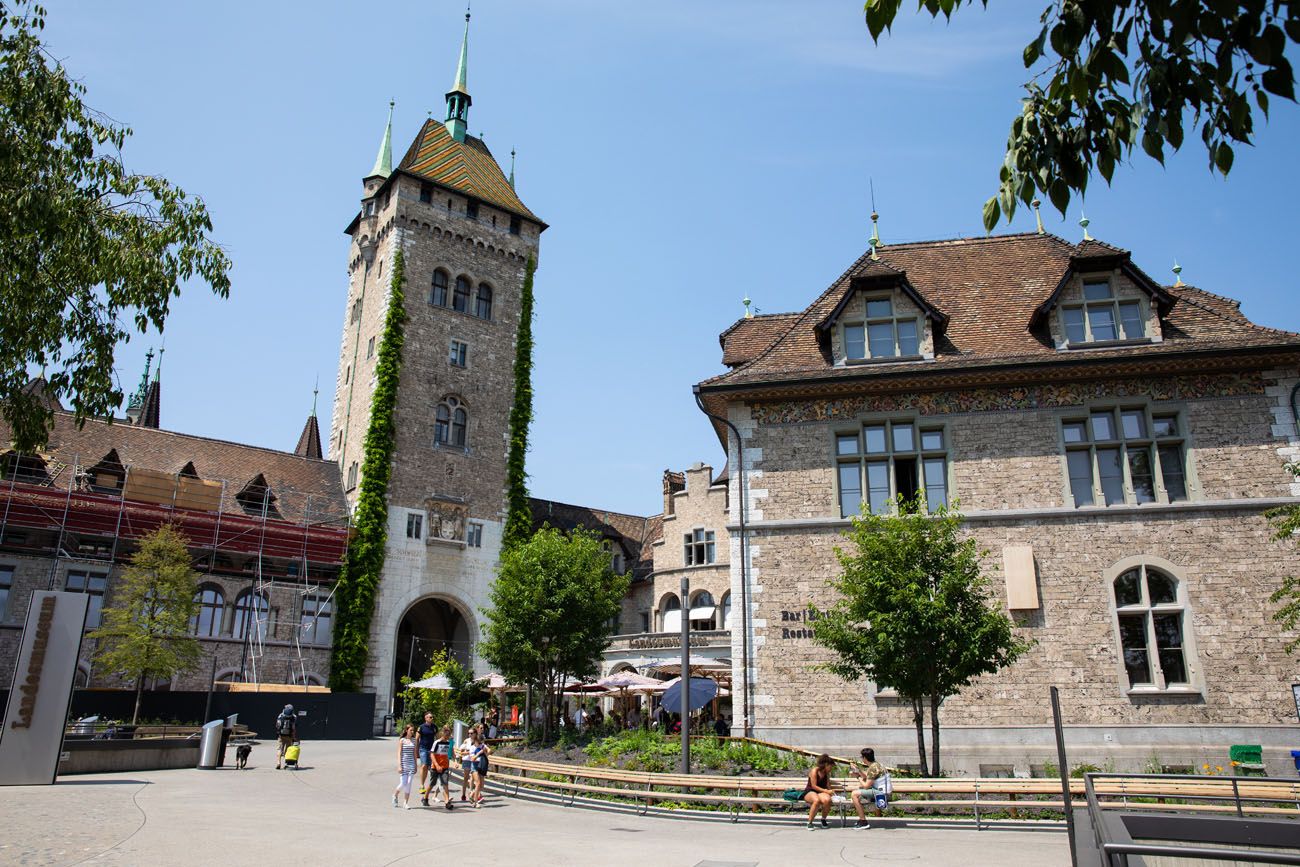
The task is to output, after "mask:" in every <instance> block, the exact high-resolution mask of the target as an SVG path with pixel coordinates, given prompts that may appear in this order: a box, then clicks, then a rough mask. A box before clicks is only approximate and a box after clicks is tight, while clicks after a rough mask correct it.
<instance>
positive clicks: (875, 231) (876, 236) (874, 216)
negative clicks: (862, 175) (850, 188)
mask: <svg viewBox="0 0 1300 867" xmlns="http://www.w3.org/2000/svg"><path fill="white" fill-rule="evenodd" d="M867 183H868V184H870V185H871V258H872V259H873V260H876V259H879V258H880V257H879V256H877V255H876V248H877V247H879V246H880V229H879V227H878V225H877V224H878V223H879V221H880V214H878V213H876V182H875V181H874V180H872V179H870V178H868V179H867Z"/></svg>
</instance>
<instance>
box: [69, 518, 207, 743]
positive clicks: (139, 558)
mask: <svg viewBox="0 0 1300 867" xmlns="http://www.w3.org/2000/svg"><path fill="white" fill-rule="evenodd" d="M190 564H191V558H190V552H189V549H188V548H186V546H185V537H184V536H183V535H181V533H180V531H178V530H177V529H176V528H174V527H172V526H170V525H164V526H162V527H159V528H158V529H157V530H155V531H154V532H152V533H150V534H149V535H147V536H145V537H143V538H142V539H141V540H140V547H139V549H138V550H137V551H136V552H135V554H133V555H132V557H131V565H130V566H128V567H127V569H126V571H125V572H124V573H123V575H122V578H121V580H120V581H118V582H116V583H115V585H114V587H113V595H112V597H111V599H112V603H113V604H112V605H111V606H109V607H106V608H105V609H104V620H103V625H102V626H101V627H100V628H99V629H96V630H95V631H93V632H91V633H90V635H89V637H90V638H93V639H95V640H96V641H97V642H98V645H97V648H96V652H95V658H96V660H97V662H98V663H99V665H100V666H101V668H102V669H103V670H104V671H107V672H109V673H111V674H115V675H118V676H119V677H122V678H124V679H126V680H128V681H131V682H133V683H134V684H135V710H134V711H133V712H132V714H131V723H132V724H135V721H136V720H137V719H139V717H140V697H141V694H142V693H143V691H144V683H145V681H146V680H147V679H149V678H164V679H165V678H170V677H171V676H172V675H174V674H178V673H180V672H184V671H190V670H192V669H193V668H194V667H195V666H196V665H197V664H198V661H199V653H200V651H199V642H198V640H197V639H196V638H195V637H194V636H193V635H191V634H190V619H191V618H192V617H193V616H194V613H195V610H196V603H195V600H194V597H195V594H196V593H197V592H198V584H199V576H198V573H197V572H195V571H194V569H193V568H192V567H191V565H190Z"/></svg>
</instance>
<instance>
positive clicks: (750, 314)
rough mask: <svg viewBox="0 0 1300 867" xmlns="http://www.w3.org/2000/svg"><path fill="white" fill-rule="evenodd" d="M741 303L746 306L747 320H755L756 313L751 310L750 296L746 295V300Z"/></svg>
mask: <svg viewBox="0 0 1300 867" xmlns="http://www.w3.org/2000/svg"><path fill="white" fill-rule="evenodd" d="M740 303H741V304H744V305H745V318H746V319H753V318H754V311H753V310H750V309H749V303H750V302H749V296H748V295H746V296H745V300H744V301H742V302H740Z"/></svg>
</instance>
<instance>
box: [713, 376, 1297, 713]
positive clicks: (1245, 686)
mask: <svg viewBox="0 0 1300 867" xmlns="http://www.w3.org/2000/svg"><path fill="white" fill-rule="evenodd" d="M1295 381H1296V380H1295V372H1294V371H1266V372H1261V373H1260V374H1257V375H1221V376H1204V377H1195V376H1188V377H1182V378H1176V379H1171V380H1142V381H1134V382H1124V383H1110V384H1105V383H1088V384H1081V385H1078V386H1062V387H1058V388H1047V387H1034V388H1029V387H1027V388H1025V389H1008V390H1005V391H1003V392H1000V393H995V392H994V390H991V389H990V390H988V391H987V393H977V392H975V391H974V390H973V391H972V392H966V393H948V394H946V395H937V396H936V395H907V396H892V397H889V396H886V397H882V398H873V397H863V398H849V399H844V400H839V401H812V402H807V403H803V404H793V403H792V404H782V405H773V404H763V405H758V406H753V407H749V406H744V405H741V404H733V405H732V407H731V411H730V413H731V419H732V421H733V422H735V423H737V424H738V426H739V427H740V428H741V431H742V436H743V437H744V446H745V453H744V454H745V460H746V464H747V465H748V467H749V473H748V476H747V482H748V485H749V487H750V504H749V506H750V513H749V515H748V518H749V521H750V526H751V536H750V545H751V556H750V561H751V575H750V587H751V590H752V592H753V595H754V606H753V623H752V639H753V644H754V648H755V661H754V665H753V676H754V684H755V686H754V704H755V712H756V716H757V723H758V725H759V726H760V727H761V728H768V729H784V730H788V731H794V730H802V729H803V728H806V727H820V726H825V725H827V723H826V720H827V719H832V720H836V721H839V723H841V724H842V725H843V726H845V727H859V726H863V727H871V726H907V725H909V724H910V722H911V710H910V707H907V706H904V705H903V704H902V703H901V702H900V701H899V700H898V699H897V698H896V697H891V696H889V695H887V694H886V695H879V694H878V691H877V690H876V689H875V688H874V686H872V685H871V684H868V683H846V682H844V681H842V680H839V679H838V678H835V677H833V676H831V675H828V674H825V673H822V672H818V671H815V670H813V669H814V667H815V666H816V665H817V664H819V663H823V662H825V661H827V659H828V656H827V655H826V652H825V651H824V650H822V649H821V648H820V647H818V646H817V645H815V644H814V643H813V641H812V640H811V635H810V633H811V628H812V624H811V623H809V622H808V617H809V615H808V612H807V609H808V606H809V604H814V605H817V606H820V607H826V606H828V605H830V604H831V603H832V602H833V599H832V593H831V591H830V590H829V588H828V581H829V580H830V579H831V578H833V577H834V576H835V575H836V574H837V573H838V571H839V568H838V564H837V561H836V558H835V554H834V548H835V547H836V546H837V545H842V544H844V540H843V539H842V537H841V534H842V533H843V531H845V530H846V529H847V528H848V523H849V522H848V521H846V520H842V519H840V518H839V506H838V501H837V496H836V490H835V484H836V481H835V475H834V472H833V470H832V467H833V466H834V463H833V452H832V445H833V438H834V434H835V433H836V431H837V430H840V429H842V428H845V427H846V426H847V429H849V430H852V429H853V428H854V427H855V425H860V424H861V421H862V420H863V419H864V418H879V417H885V418H900V419H905V418H909V417H916V416H921V417H923V418H924V419H925V421H926V422H938V423H942V424H943V425H944V426H945V431H946V433H947V436H948V455H949V461H950V474H949V475H950V478H949V484H950V491H951V494H952V495H955V496H956V497H959V498H960V501H961V507H962V509H963V511H965V512H966V513H967V514H968V516H970V520H969V521H968V524H967V532H969V533H971V534H973V535H974V536H975V537H976V538H977V539H978V540H979V542H980V544H981V546H982V547H983V548H986V549H987V550H988V551H989V552H990V555H989V557H988V560H987V561H986V574H987V575H988V576H989V577H990V579H991V581H992V589H993V592H994V593H995V594H996V596H997V597H998V599H999V600H1000V601H1001V602H1002V604H1003V605H1005V599H1006V597H1005V586H1004V583H1003V576H1002V556H1001V555H1002V549H1003V547H1005V546H1008V545H1030V546H1032V547H1033V551H1034V559H1035V563H1036V567H1037V582H1038V587H1037V589H1038V592H1039V595H1040V607H1039V608H1038V609H1036V610H1031V611H1024V612H1020V611H1017V612H1015V613H1014V618H1013V619H1014V620H1015V622H1016V624H1017V631H1018V633H1019V634H1021V635H1022V636H1023V637H1025V638H1029V639H1032V640H1034V641H1035V642H1036V643H1035V645H1034V647H1033V649H1032V650H1031V651H1030V652H1029V653H1028V655H1027V656H1026V657H1024V658H1023V659H1022V660H1021V661H1020V662H1018V663H1016V664H1015V665H1014V666H1012V667H1011V668H1009V669H1006V670H1004V671H1003V672H1001V673H999V674H996V675H990V676H986V677H983V678H980V679H979V680H978V681H976V683H975V684H973V685H972V686H970V687H968V688H966V689H965V690H963V692H962V694H961V695H959V696H955V697H953V698H950V699H949V700H948V701H947V702H945V705H944V710H943V716H944V720H945V722H946V723H947V724H949V725H954V726H977V727H979V726H1012V725H1031V726H1032V725H1045V724H1047V723H1048V722H1049V721H1050V716H1049V713H1050V712H1049V710H1048V707H1047V704H1046V696H1047V688H1048V686H1049V685H1053V684H1055V685H1057V686H1059V687H1060V688H1061V691H1062V703H1063V705H1066V706H1068V707H1069V708H1071V721H1072V722H1074V723H1081V724H1082V723H1088V724H1097V725H1107V724H1110V725H1122V726H1134V725H1136V726H1142V725H1150V726H1175V725H1188V724H1191V725H1220V726H1230V725H1237V726H1276V725H1281V724H1285V723H1288V722H1291V723H1293V722H1294V719H1295V712H1296V711H1295V706H1294V703H1293V701H1292V698H1291V693H1290V683H1291V682H1292V681H1293V680H1294V677H1295V662H1294V659H1292V658H1290V657H1288V656H1287V655H1286V654H1285V653H1284V652H1283V649H1282V648H1283V645H1284V644H1285V643H1286V641H1287V640H1288V638H1290V637H1292V636H1290V635H1288V634H1287V633H1284V632H1283V631H1282V630H1280V629H1279V628H1278V626H1277V624H1276V623H1274V622H1273V621H1272V620H1271V618H1270V612H1271V610H1272V607H1271V606H1270V605H1269V604H1268V602H1267V597H1268V595H1269V593H1271V592H1272V591H1273V590H1274V589H1276V587H1277V586H1278V584H1279V583H1280V581H1281V579H1282V577H1283V576H1284V575H1286V574H1288V573H1289V572H1291V571H1293V565H1292V564H1293V560H1294V548H1293V547H1292V546H1290V545H1288V544H1285V543H1280V542H1275V541H1272V540H1271V539H1270V533H1269V529H1268V527H1267V524H1266V521H1265V518H1264V517H1263V512H1264V510H1265V509H1266V508H1267V507H1269V506H1271V505H1276V504H1277V503H1279V502H1284V501H1285V500H1284V499H1281V498H1286V497H1288V496H1289V495H1290V494H1291V491H1292V488H1291V479H1290V477H1289V476H1288V475H1287V474H1286V472H1285V471H1284V470H1283V468H1282V459H1283V457H1286V456H1288V455H1290V454H1294V449H1295V447H1296V443H1295V439H1296V432H1295V428H1294V425H1293V424H1291V423H1290V422H1289V420H1288V417H1287V415H1284V414H1282V413H1281V412H1279V411H1278V409H1279V405H1280V402H1281V401H1283V400H1285V398H1286V394H1288V393H1289V386H1290V384H1292V383H1294V382H1295ZM1148 404H1149V405H1150V406H1152V407H1153V408H1155V409H1174V410H1177V411H1178V412H1179V413H1181V417H1182V420H1183V424H1184V425H1185V429H1186V431H1187V440H1186V442H1187V455H1188V466H1189V489H1190V491H1191V499H1190V501H1187V502H1176V503H1172V504H1168V503H1165V504H1161V503H1152V504H1145V505H1115V506H1110V507H1098V508H1091V509H1082V510H1077V509H1074V508H1073V500H1072V499H1071V498H1070V496H1069V482H1068V477H1067V475H1066V473H1065V467H1064V458H1063V453H1062V445H1061V442H1060V436H1059V430H1060V425H1061V419H1062V417H1065V416H1075V415H1078V414H1079V413H1080V412H1081V411H1082V412H1086V407H1089V406H1115V405H1123V406H1130V405H1148ZM1287 412H1288V413H1289V410H1287ZM736 457H737V456H736V455H735V454H734V452H733V454H732V455H731V461H732V466H731V474H730V477H731V484H732V485H733V486H735V487H733V488H732V496H733V501H735V502H738V501H739V487H738V472H739V467H738V466H737V461H736ZM735 518H736V516H735V515H734V514H733V515H732V522H733V523H732V525H731V529H732V531H733V532H732V536H733V538H732V545H731V549H732V563H733V564H734V565H733V568H732V570H731V572H732V574H731V581H732V589H733V594H737V595H736V598H739V596H738V591H739V586H740V585H739V581H740V570H739V568H738V566H739V563H738V561H739V556H738V541H737V539H736V538H735V536H736V534H735V530H736V526H735ZM1138 562H1145V563H1147V564H1149V565H1151V566H1152V567H1153V568H1157V569H1161V570H1163V571H1164V572H1166V573H1167V574H1170V575H1172V576H1173V577H1175V578H1176V579H1177V580H1178V581H1179V582H1180V583H1181V585H1182V587H1183V592H1184V594H1185V602H1186V605H1185V611H1186V615H1185V635H1186V639H1187V650H1186V654H1185V655H1186V659H1187V663H1188V665H1189V667H1190V669H1191V678H1190V679H1191V681H1192V685H1191V688H1189V689H1186V690H1182V691H1169V692H1164V693H1158V692H1153V691H1145V692H1144V691H1130V690H1129V687H1128V680H1127V677H1126V675H1125V672H1124V668H1123V665H1122V662H1121V658H1120V647H1119V637H1118V627H1117V623H1116V616H1115V613H1114V601H1113V590H1112V583H1111V582H1112V581H1113V579H1114V577H1115V576H1116V575H1117V574H1118V572H1119V571H1121V570H1122V569H1123V568H1126V567H1127V566H1128V565H1133V564H1136V563H1138ZM737 610H739V606H737ZM733 636H734V638H733V641H734V643H735V644H736V647H734V648H733V651H734V653H735V657H734V658H735V660H736V676H737V681H738V682H739V680H740V673H741V671H740V661H739V660H740V646H739V642H740V630H739V629H733Z"/></svg>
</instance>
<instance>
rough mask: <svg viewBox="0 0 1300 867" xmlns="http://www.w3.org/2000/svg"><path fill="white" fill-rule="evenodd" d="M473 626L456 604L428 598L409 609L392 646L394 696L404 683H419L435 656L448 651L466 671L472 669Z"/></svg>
mask: <svg viewBox="0 0 1300 867" xmlns="http://www.w3.org/2000/svg"><path fill="white" fill-rule="evenodd" d="M471 629H472V624H471V621H470V619H469V617H468V616H467V615H466V613H465V611H464V610H463V609H462V608H461V607H460V606H458V605H456V604H455V603H453V602H451V601H449V600H447V599H443V598H440V597H437V596H426V597H425V598H423V599H420V600H418V601H416V602H415V603H413V604H412V605H411V606H410V607H409V608H407V609H406V613H404V614H403V615H402V619H401V620H399V621H398V625H397V635H396V637H395V639H396V640H395V643H394V645H393V679H392V683H393V687H392V688H393V694H394V695H396V694H397V693H398V692H399V691H400V690H401V688H402V687H401V679H402V678H403V677H410V678H412V679H418V678H419V677H420V676H421V675H422V674H424V672H425V671H426V670H427V669H428V667H429V660H430V659H431V658H432V656H433V654H435V653H437V652H438V651H440V650H446V651H447V652H448V653H449V654H451V656H452V657H454V658H455V659H456V660H458V661H459V662H460V664H461V665H464V666H465V667H466V668H471V669H472V668H473V663H474V659H473V653H472V647H471V641H470V635H471V634H472V631H471Z"/></svg>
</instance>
